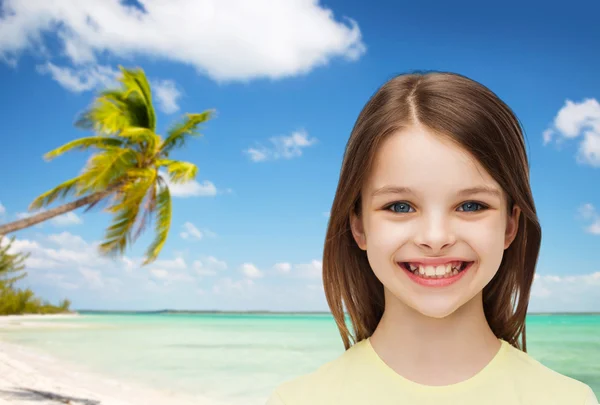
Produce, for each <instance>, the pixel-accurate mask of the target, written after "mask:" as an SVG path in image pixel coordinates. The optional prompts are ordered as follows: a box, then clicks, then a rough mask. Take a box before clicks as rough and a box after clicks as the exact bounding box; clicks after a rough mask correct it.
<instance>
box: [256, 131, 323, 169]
mask: <svg viewBox="0 0 600 405" xmlns="http://www.w3.org/2000/svg"><path fill="white" fill-rule="evenodd" d="M269 141H270V142H271V143H272V144H273V146H272V147H271V148H267V147H265V146H258V147H256V148H254V147H253V148H248V149H247V150H245V153H247V154H248V155H249V156H250V160H252V161H253V162H264V161H266V160H276V159H292V158H295V157H299V156H302V150H303V149H304V148H307V147H309V146H312V145H314V144H315V143H317V139H316V138H309V137H308V133H307V132H306V131H303V130H302V131H296V132H293V133H292V134H291V135H289V136H276V137H273V138H271V139H269Z"/></svg>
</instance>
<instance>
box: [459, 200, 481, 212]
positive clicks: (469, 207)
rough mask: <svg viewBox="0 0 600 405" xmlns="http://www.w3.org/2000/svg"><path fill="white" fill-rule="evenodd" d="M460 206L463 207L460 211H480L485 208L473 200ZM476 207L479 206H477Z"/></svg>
mask: <svg viewBox="0 0 600 405" xmlns="http://www.w3.org/2000/svg"><path fill="white" fill-rule="evenodd" d="M462 207H464V209H463V210H462V211H465V212H474V211H480V210H482V209H484V208H485V207H484V206H483V205H482V204H479V203H476V202H475V201H468V202H466V203H464V204H462V205H461V208H462ZM477 207H479V208H477Z"/></svg>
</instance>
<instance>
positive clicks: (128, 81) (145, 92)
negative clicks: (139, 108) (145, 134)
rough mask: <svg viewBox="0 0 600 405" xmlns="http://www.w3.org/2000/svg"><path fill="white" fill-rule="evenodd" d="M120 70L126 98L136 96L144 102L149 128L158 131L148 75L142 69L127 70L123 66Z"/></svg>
mask: <svg viewBox="0 0 600 405" xmlns="http://www.w3.org/2000/svg"><path fill="white" fill-rule="evenodd" d="M120 69H121V73H122V76H121V78H120V81H121V83H123V87H124V91H125V97H130V96H131V95H134V94H135V95H137V96H138V97H139V98H140V99H141V100H142V101H143V104H144V106H145V107H146V113H147V117H148V126H147V127H148V129H150V130H152V131H154V130H155V129H156V113H155V112H154V106H153V105H152V91H151V90H150V83H148V79H147V78H146V74H145V73H144V71H143V70H142V69H125V68H123V67H122V66H121V67H120Z"/></svg>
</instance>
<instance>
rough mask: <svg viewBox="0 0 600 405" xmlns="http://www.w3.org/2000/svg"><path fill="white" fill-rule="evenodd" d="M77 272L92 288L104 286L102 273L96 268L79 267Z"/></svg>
mask: <svg viewBox="0 0 600 405" xmlns="http://www.w3.org/2000/svg"><path fill="white" fill-rule="evenodd" d="M79 272H80V273H81V275H82V276H83V278H84V279H85V280H86V281H87V282H88V284H89V285H90V286H91V287H92V288H102V287H104V280H102V275H101V273H100V272H99V271H98V270H93V269H90V268H87V267H81V268H80V269H79Z"/></svg>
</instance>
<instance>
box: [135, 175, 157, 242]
mask: <svg viewBox="0 0 600 405" xmlns="http://www.w3.org/2000/svg"><path fill="white" fill-rule="evenodd" d="M156 190H157V187H156V182H154V183H153V184H152V186H151V187H150V189H149V190H148V192H147V193H146V197H145V198H144V202H143V205H144V211H143V212H142V214H141V215H138V221H137V222H136V224H135V227H136V230H135V232H134V234H133V240H134V241H135V240H137V238H138V237H139V236H140V234H141V233H142V232H144V230H146V225H147V224H149V223H150V221H151V220H152V214H153V213H154V210H155V209H156Z"/></svg>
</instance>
